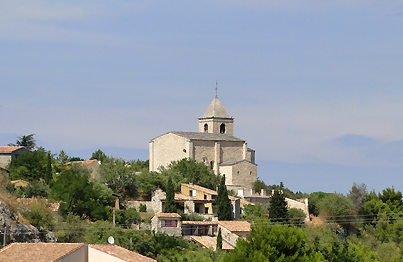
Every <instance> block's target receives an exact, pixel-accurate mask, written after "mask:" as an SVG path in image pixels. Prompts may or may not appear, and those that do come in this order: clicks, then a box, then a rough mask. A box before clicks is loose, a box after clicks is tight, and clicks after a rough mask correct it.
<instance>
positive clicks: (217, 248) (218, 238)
mask: <svg viewBox="0 0 403 262" xmlns="http://www.w3.org/2000/svg"><path fill="white" fill-rule="evenodd" d="M216 250H222V235H221V228H220V229H219V230H218V235H217V247H216Z"/></svg>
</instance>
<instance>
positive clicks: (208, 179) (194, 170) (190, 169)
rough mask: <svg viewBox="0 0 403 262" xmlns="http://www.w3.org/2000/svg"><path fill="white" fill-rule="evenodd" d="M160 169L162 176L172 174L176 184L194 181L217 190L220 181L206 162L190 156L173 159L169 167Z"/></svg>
mask: <svg viewBox="0 0 403 262" xmlns="http://www.w3.org/2000/svg"><path fill="white" fill-rule="evenodd" d="M159 171H160V173H161V175H162V176H165V177H168V176H171V178H172V181H173V183H175V184H181V183H193V184H196V185H199V186H202V187H206V188H209V189H212V190H215V189H216V188H217V186H218V184H219V183H220V178H219V177H218V176H216V175H215V174H214V173H213V172H212V171H211V170H209V169H208V167H207V166H206V165H205V164H203V163H199V162H196V160H193V159H189V158H184V159H182V160H180V161H172V163H171V164H169V165H168V167H167V168H164V167H161V168H160V170H159Z"/></svg>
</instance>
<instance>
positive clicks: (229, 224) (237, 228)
mask: <svg viewBox="0 0 403 262" xmlns="http://www.w3.org/2000/svg"><path fill="white" fill-rule="evenodd" d="M218 224H219V225H220V226H222V227H225V228H226V229H228V230H229V231H231V232H248V231H250V223H249V222H247V221H218Z"/></svg>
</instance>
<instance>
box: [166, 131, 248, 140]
mask: <svg viewBox="0 0 403 262" xmlns="http://www.w3.org/2000/svg"><path fill="white" fill-rule="evenodd" d="M169 133H172V134H175V135H178V136H182V137H185V138H187V139H190V140H207V141H235V142H245V140H242V139H240V138H237V137H234V136H231V135H227V134H214V133H201V132H179V131H171V132H169Z"/></svg>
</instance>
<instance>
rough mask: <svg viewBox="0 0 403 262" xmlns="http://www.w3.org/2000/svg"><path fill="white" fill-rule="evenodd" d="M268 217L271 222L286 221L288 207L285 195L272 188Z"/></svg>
mask: <svg viewBox="0 0 403 262" xmlns="http://www.w3.org/2000/svg"><path fill="white" fill-rule="evenodd" d="M269 218H270V219H272V222H284V223H286V222H287V221H288V208H287V201H285V196H284V194H283V193H280V191H279V190H274V194H273V195H272V196H271V198H270V206H269Z"/></svg>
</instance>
